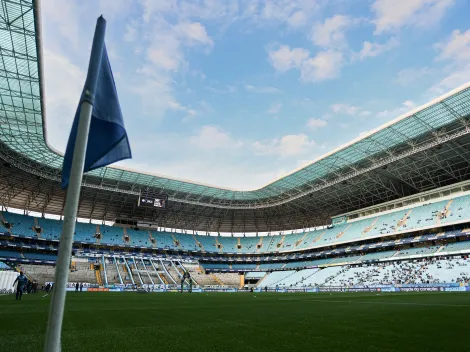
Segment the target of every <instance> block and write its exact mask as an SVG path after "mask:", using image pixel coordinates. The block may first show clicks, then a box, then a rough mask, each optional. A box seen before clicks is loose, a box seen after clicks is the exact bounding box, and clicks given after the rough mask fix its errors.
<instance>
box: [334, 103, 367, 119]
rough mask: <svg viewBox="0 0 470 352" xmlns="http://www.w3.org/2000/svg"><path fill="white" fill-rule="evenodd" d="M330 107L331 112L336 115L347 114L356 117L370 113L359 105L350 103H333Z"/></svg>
mask: <svg viewBox="0 0 470 352" xmlns="http://www.w3.org/2000/svg"><path fill="white" fill-rule="evenodd" d="M330 109H331V111H332V112H333V113H335V114H337V115H349V116H357V117H367V116H369V115H371V112H370V111H368V110H364V109H362V108H361V107H358V106H354V105H350V104H342V103H338V104H333V105H331V106H330Z"/></svg>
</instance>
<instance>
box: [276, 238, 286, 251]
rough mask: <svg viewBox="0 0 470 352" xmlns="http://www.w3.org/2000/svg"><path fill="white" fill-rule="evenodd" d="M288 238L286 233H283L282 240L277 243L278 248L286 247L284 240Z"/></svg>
mask: <svg viewBox="0 0 470 352" xmlns="http://www.w3.org/2000/svg"><path fill="white" fill-rule="evenodd" d="M285 240H286V235H282V237H281V240H280V241H279V242H278V243H277V245H276V247H277V248H276V249H280V248H282V247H284V241H285Z"/></svg>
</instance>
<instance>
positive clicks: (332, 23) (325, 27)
mask: <svg viewBox="0 0 470 352" xmlns="http://www.w3.org/2000/svg"><path fill="white" fill-rule="evenodd" d="M355 23H357V20H355V19H351V18H350V17H348V16H344V15H335V16H333V17H331V18H327V19H326V20H325V22H323V23H317V24H315V25H314V26H313V28H312V32H311V40H312V42H313V44H315V45H318V46H321V47H323V48H341V47H344V46H346V38H345V36H344V32H345V30H346V29H347V28H349V27H351V26H352V25H354V24H355Z"/></svg>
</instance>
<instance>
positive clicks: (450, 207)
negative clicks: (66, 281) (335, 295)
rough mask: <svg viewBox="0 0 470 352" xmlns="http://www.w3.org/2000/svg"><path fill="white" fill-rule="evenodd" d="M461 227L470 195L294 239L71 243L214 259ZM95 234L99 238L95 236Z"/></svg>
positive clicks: (123, 233)
mask: <svg viewBox="0 0 470 352" xmlns="http://www.w3.org/2000/svg"><path fill="white" fill-rule="evenodd" d="M2 217H3V218H4V219H5V221H7V222H8V223H9V224H10V225H11V226H10V228H7V227H5V226H4V225H3V224H0V231H1V230H2V229H3V230H5V231H9V232H11V233H12V234H14V235H17V236H27V237H37V238H44V239H50V240H58V239H59V238H60V233H61V229H62V221H60V220H52V219H44V218H34V217H30V216H25V215H19V214H14V213H7V212H2V213H1V217H0V219H1V218H2ZM465 221H467V222H468V221H470V195H464V196H460V197H455V198H453V199H448V200H440V201H437V202H434V203H427V204H422V205H418V206H415V207H411V208H407V209H398V210H396V211H388V212H386V213H380V214H377V215H376V216H372V217H369V218H360V219H358V220H353V221H349V222H347V223H344V224H341V225H337V226H334V227H333V228H329V229H318V230H314V231H308V232H301V233H295V234H282V235H274V236H259V237H237V236H235V237H229V236H202V235H192V234H184V233H170V232H163V231H156V230H146V229H140V230H135V229H131V228H122V227H113V226H106V225H99V226H98V225H94V224H89V223H77V225H76V231H75V241H76V242H89V243H98V244H103V245H121V246H122V245H125V246H133V247H150V248H160V249H172V250H188V251H203V252H213V253H238V254H243V253H247V254H248V253H270V252H284V251H292V250H299V249H308V248H315V247H322V246H326V245H331V244H336V243H342V242H350V241H357V240H362V239H367V238H371V237H380V236H383V235H389V234H393V233H398V232H404V231H412V230H418V229H423V228H432V227H436V226H442V225H446V224H450V223H455V222H465ZM98 233H99V234H101V235H100V236H99V235H97V234H98ZM436 250H437V249H436ZM400 255H401V254H400ZM265 269H266V270H269V268H265Z"/></svg>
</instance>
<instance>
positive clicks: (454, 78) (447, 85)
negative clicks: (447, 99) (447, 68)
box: [429, 64, 470, 95]
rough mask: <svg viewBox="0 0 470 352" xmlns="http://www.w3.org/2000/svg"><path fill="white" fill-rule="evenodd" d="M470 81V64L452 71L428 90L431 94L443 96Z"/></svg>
mask: <svg viewBox="0 0 470 352" xmlns="http://www.w3.org/2000/svg"><path fill="white" fill-rule="evenodd" d="M469 81H470V64H468V65H464V66H461V67H458V68H455V69H452V71H451V73H448V74H447V75H446V76H444V77H443V78H442V79H441V80H440V81H439V82H437V83H435V84H434V85H432V86H431V88H430V89H429V90H430V92H431V93H435V94H439V95H441V94H444V93H446V92H448V91H449V90H451V89H454V88H457V87H459V86H461V85H462V84H465V83H467V82H469Z"/></svg>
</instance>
